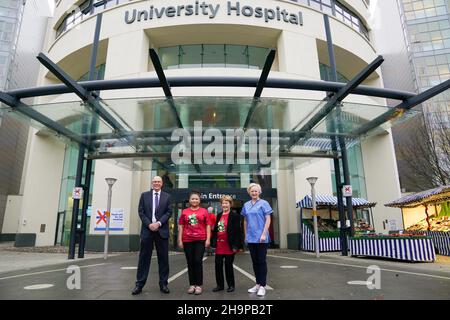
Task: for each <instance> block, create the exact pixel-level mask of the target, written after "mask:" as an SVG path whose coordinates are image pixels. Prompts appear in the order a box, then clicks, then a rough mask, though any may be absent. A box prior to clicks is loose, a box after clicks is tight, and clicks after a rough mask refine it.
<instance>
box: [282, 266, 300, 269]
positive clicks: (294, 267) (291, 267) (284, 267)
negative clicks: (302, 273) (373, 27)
mask: <svg viewBox="0 0 450 320" xmlns="http://www.w3.org/2000/svg"><path fill="white" fill-rule="evenodd" d="M280 268H281V269H298V266H280Z"/></svg>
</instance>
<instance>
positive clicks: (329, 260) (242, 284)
mask: <svg viewBox="0 0 450 320" xmlns="http://www.w3.org/2000/svg"><path fill="white" fill-rule="evenodd" d="M154 255H155V254H154ZM169 261H170V276H169V277H170V278H169V288H170V290H171V293H170V294H168V295H166V294H163V293H161V292H160V291H159V287H158V270H157V269H158V268H157V260H156V257H153V259H152V265H151V268H150V274H149V278H148V279H149V280H148V283H147V285H146V286H145V287H144V290H143V293H142V294H140V295H137V296H132V295H131V290H132V289H133V287H134V282H135V278H136V266H137V262H138V254H137V253H115V254H113V255H110V256H109V257H108V259H107V260H104V259H103V255H102V254H96V253H88V254H87V255H86V258H85V259H78V260H67V254H65V253H36V252H14V251H11V250H2V248H0V300H17V299H21V300H22V299H24V300H216V301H217V300H219V301H230V300H232V301H235V302H237V303H238V302H239V300H241V301H256V302H258V303H261V302H263V301H264V300H394V299H395V300H397V299H399V300H417V299H424V300H449V299H450V257H443V256H438V260H437V261H436V262H434V263H408V262H400V261H392V260H379V259H367V258H364V259H362V258H355V257H343V256H340V254H339V253H326V254H321V256H320V258H319V259H318V258H316V257H315V255H314V254H313V253H305V252H299V251H291V250H269V252H268V256H267V262H268V287H267V288H268V290H267V294H266V296H265V297H263V298H259V297H257V296H255V295H254V294H248V293H247V289H248V288H250V287H252V286H253V285H254V277H253V269H252V263H251V258H250V255H249V254H248V253H239V254H237V255H236V259H235V264H234V267H235V279H236V291H235V292H233V293H227V292H225V291H222V292H218V293H213V292H212V288H214V287H215V286H216V283H215V275H214V256H205V257H204V264H203V268H204V286H203V290H204V292H203V294H202V295H199V296H195V295H189V294H187V293H186V290H187V288H188V286H189V283H188V275H187V268H186V259H185V257H184V254H182V253H180V252H171V253H170V257H169ZM378 275H379V277H378Z"/></svg>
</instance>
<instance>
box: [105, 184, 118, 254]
mask: <svg viewBox="0 0 450 320" xmlns="http://www.w3.org/2000/svg"><path fill="white" fill-rule="evenodd" d="M105 180H106V183H107V184H108V204H107V207H106V228H105V251H104V254H103V257H104V259H105V260H106V259H107V258H108V238H109V220H110V217H111V197H112V186H113V184H114V183H115V182H116V181H117V179H115V178H106V179H105Z"/></svg>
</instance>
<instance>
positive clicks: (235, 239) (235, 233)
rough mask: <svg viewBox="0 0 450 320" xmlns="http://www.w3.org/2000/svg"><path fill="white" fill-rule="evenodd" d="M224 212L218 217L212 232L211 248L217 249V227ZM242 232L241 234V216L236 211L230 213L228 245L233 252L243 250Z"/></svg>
mask: <svg viewBox="0 0 450 320" xmlns="http://www.w3.org/2000/svg"><path fill="white" fill-rule="evenodd" d="M221 217H222V212H219V213H218V214H217V217H216V224H215V225H214V229H213V231H212V237H211V238H212V240H211V246H212V247H214V248H215V247H217V225H218V224H219V221H220V218H221ZM241 234H242V232H241V216H240V215H239V214H238V213H236V211H233V210H232V211H230V213H229V216H228V225H227V236H228V243H229V244H230V248H231V249H232V250H238V249H241V248H242V235H241Z"/></svg>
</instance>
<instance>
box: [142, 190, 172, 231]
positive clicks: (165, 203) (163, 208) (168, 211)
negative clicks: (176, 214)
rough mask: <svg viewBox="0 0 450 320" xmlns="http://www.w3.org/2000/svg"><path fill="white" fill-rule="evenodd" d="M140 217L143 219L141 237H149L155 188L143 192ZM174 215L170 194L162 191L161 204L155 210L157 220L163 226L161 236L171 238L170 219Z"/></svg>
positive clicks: (160, 229) (160, 228)
mask: <svg viewBox="0 0 450 320" xmlns="http://www.w3.org/2000/svg"><path fill="white" fill-rule="evenodd" d="M138 212H139V217H140V218H141V221H142V227H141V238H142V239H145V238H148V237H149V236H150V234H151V232H152V231H151V230H150V229H149V227H148V226H149V225H150V224H151V223H152V212H153V190H150V191H147V192H143V193H142V194H141V199H140V200H139V208H138ZM171 216H172V205H171V199H170V194H168V193H167V192H164V191H162V190H161V191H160V196H159V206H158V208H157V209H156V211H155V218H156V221H159V222H161V227H159V229H158V232H159V235H160V236H161V238H163V239H168V238H169V224H168V221H169V219H170V217H171Z"/></svg>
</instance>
